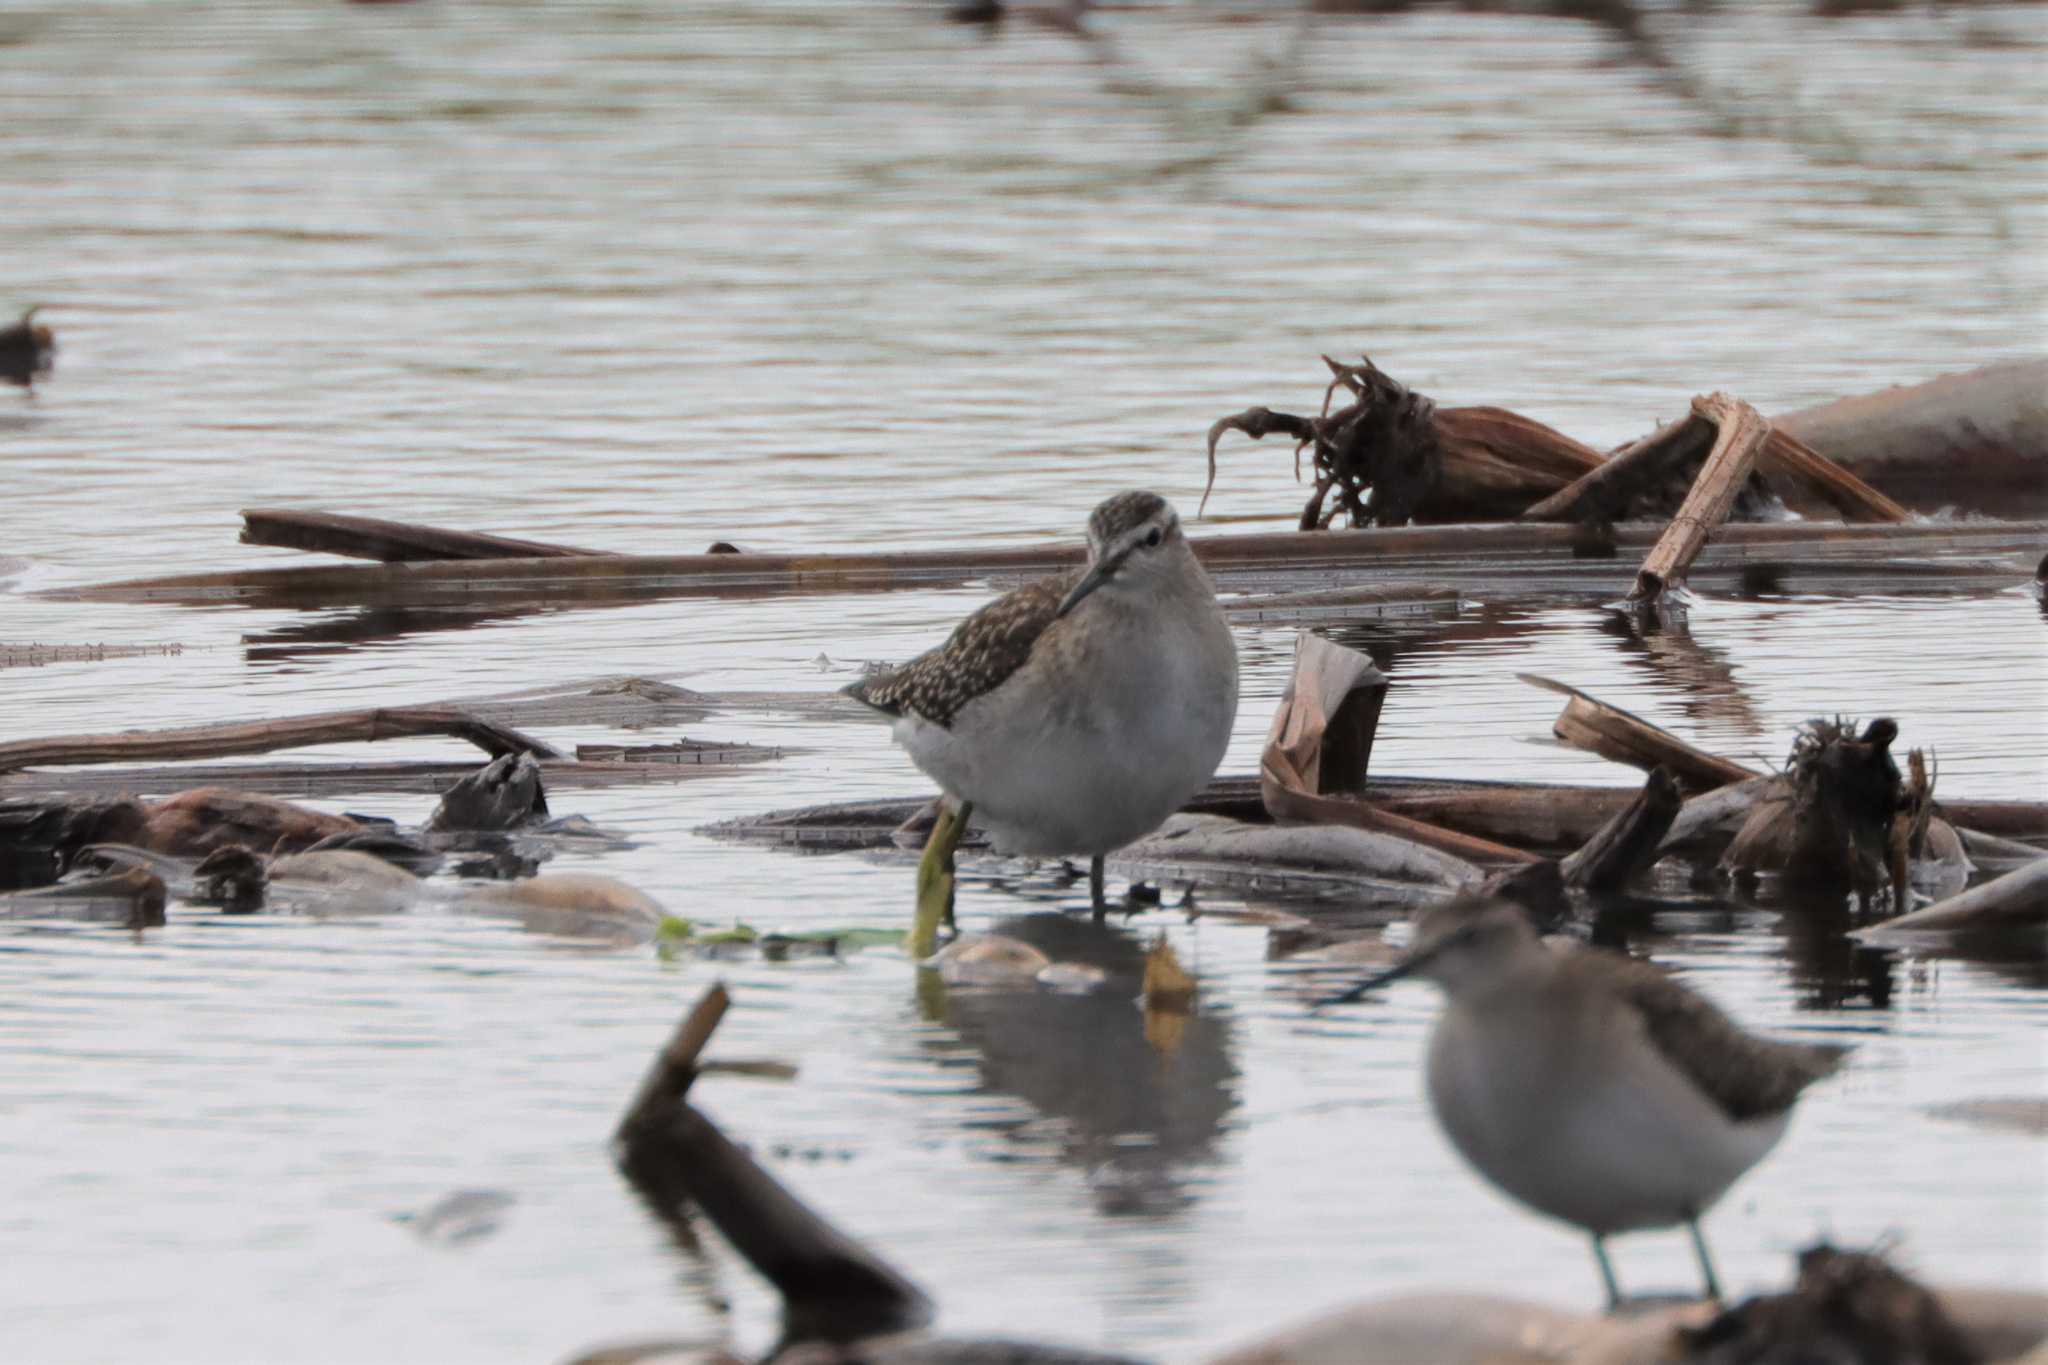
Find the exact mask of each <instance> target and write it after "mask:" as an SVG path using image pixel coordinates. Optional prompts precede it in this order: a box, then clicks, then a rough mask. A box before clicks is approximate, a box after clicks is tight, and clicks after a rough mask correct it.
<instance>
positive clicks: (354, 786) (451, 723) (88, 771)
mask: <svg viewBox="0 0 2048 1365" xmlns="http://www.w3.org/2000/svg"><path fill="white" fill-rule="evenodd" d="M764 707H772V708H773V709H776V710H778V711H794V712H798V713H802V714H818V715H841V716H846V717H849V718H851V717H853V716H855V715H857V714H860V708H859V707H857V706H854V705H853V704H851V703H849V702H848V701H847V700H846V699H845V698H844V697H838V696H835V695H831V694H809V693H739V694H730V695H723V696H717V697H713V696H708V695H706V694H703V693H698V692H692V691H690V690H689V689H687V688H681V687H676V686H674V685H672V684H669V683H664V682H660V681H658V680H656V679H652V678H637V677H617V678H599V679H593V680H587V681H584V682H578V683H562V684H554V685H551V686H548V687H543V688H536V689H532V690H530V691H525V692H516V693H511V694H508V695H504V696H498V697H485V698H477V699H473V700H469V701H460V702H442V703H436V704H433V705H429V706H415V707H387V708H378V709H373V710H353V711H326V712H316V713H313V714H309V715H304V716H291V717H284V718H281V719H277V720H269V721H248V722H241V723H234V724H221V725H204V726H189V727H180V728H175V729H168V730H156V731H119V732H115V733H111V734H100V735H69V736H57V737H53V738H48V739H33V740H17V741H14V742H12V743H7V744H0V793H7V794H26V793H32V792H35V793H57V792H71V793H87V792H119V791H133V792H141V793H150V792H167V791H176V790H181V789H183V788H186V787H197V786H218V787H229V788H234V789H236V790H244V791H252V790H260V791H268V792H271V793H273V794H277V795H291V796H325V795H334V796H339V795H348V794H351V793H355V792H364V791H403V792H429V793H435V794H439V793H443V792H445V791H446V790H447V789H448V788H449V787H450V786H451V785H452V784H454V783H456V782H457V781H459V780H461V779H463V778H465V777H468V776H470V775H471V774H473V773H474V772H475V766H474V765H473V764H461V763H447V762H437V761H415V762H400V763H381V762H380V763H333V762H324V763H299V764H277V763H272V764H223V765H216V764H213V763H211V762H208V763H205V764H204V765H198V764H192V765H186V764H171V765H167V766H154V767H117V768H108V767H93V768H84V769H82V770H79V771H71V772H64V771H49V769H52V768H64V767H68V766H71V765H85V764H109V763H122V762H124V761H132V760H137V759H198V760H212V759H216V758H220V757H224V756H227V755H232V754H248V753H264V752H270V751H274V750H279V749H288V748H297V747H301V746H304V745H313V744H333V743H344V742H367V741H374V740H384V739H397V738H413V737H418V736H425V735H437V734H445V735H451V736H455V737H458V738H462V739H466V740H469V741H470V742H471V743H474V744H476V745H477V746H478V747H479V748H482V749H483V750H485V751H486V752H487V753H490V754H492V755H494V756H503V755H506V754H518V753H531V754H534V755H536V756H537V757H539V758H540V760H541V763H542V766H543V769H544V770H545V772H546V774H547V781H548V784H549V785H550V786H553V787H558V788H564V789H567V788H577V787H594V786H618V785H621V784H629V783H634V782H665V781H677V780H682V779H685V778H689V777H698V776H707V775H709V774H711V773H713V772H715V771H718V770H720V769H722V768H725V767H729V766H731V765H733V764H736V763H750V762H761V761H765V760H770V759H775V758H779V757H781V756H782V754H783V753H784V750H782V749H779V748H767V747H760V746H755V745H748V744H729V743H726V744H721V743H713V742H707V741H702V740H689V739H680V740H674V741H671V742H669V743H668V744H665V745H662V746H658V751H651V750H653V749H654V748H655V746H647V748H648V749H649V750H650V751H649V752H642V751H641V750H639V749H633V748H628V747H626V746H588V747H590V748H591V750H592V753H591V755H590V756H589V757H587V758H586V757H585V756H584V755H583V754H581V753H580V752H579V754H578V756H577V757H576V758H574V759H572V758H569V757H567V756H565V755H563V754H561V753H559V752H558V751H557V750H555V749H553V748H551V747H550V746H548V745H546V744H544V743H542V742H541V741H539V740H537V739H534V738H533V737H531V736H530V735H527V734H525V733H524V732H523V731H520V730H517V729H514V728H512V722H514V721H517V722H519V723H520V724H522V725H523V724H566V725H594V724H605V725H614V726H620V727H625V726H635V727H646V726H651V725H658V724H681V723H684V722H690V721H698V720H702V719H703V718H704V717H705V716H707V715H709V714H710V713H711V712H712V710H714V709H745V708H754V709H759V708H764ZM30 768H35V769H38V771H27V769H30Z"/></svg>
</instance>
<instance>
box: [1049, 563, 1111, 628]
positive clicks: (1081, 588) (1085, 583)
mask: <svg viewBox="0 0 2048 1365" xmlns="http://www.w3.org/2000/svg"><path fill="white" fill-rule="evenodd" d="M1123 562H1124V557H1123V556H1122V555H1117V556H1115V557H1114V558H1110V559H1103V560H1100V561H1098V562H1096V563H1094V564H1090V565H1089V566H1088V572H1087V573H1085V574H1083V575H1081V581H1080V582H1078V583H1076V584H1075V585H1074V586H1073V587H1072V588H1070V589H1068V590H1067V595H1066V598H1065V599H1064V600H1063V601H1061V603H1060V609H1059V612H1058V614H1059V615H1061V616H1065V615H1066V614H1067V613H1068V612H1070V611H1072V610H1073V609H1074V608H1075V607H1078V606H1079V605H1081V599H1082V598H1084V597H1086V596H1087V595H1088V594H1089V593H1091V592H1094V591H1095V590H1096V589H1097V588H1099V587H1101V586H1102V585H1103V584H1104V583H1107V582H1108V581H1109V580H1110V579H1111V578H1113V577H1115V576H1116V571H1117V570H1118V569H1119V568H1121V567H1122V566H1123Z"/></svg>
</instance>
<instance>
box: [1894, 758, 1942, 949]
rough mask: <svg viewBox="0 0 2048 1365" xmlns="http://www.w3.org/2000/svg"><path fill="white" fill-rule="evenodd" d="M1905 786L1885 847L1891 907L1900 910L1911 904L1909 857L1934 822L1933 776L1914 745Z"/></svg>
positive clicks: (1916, 852) (1922, 844) (1918, 848)
mask: <svg viewBox="0 0 2048 1365" xmlns="http://www.w3.org/2000/svg"><path fill="white" fill-rule="evenodd" d="M1906 772H1907V779H1906V789H1905V791H1904V792H1903V793H1902V794H1901V796H1900V800H1899V808H1898V809H1897V810H1896V811H1895V812H1893V814H1892V827H1891V832H1890V836H1889V840H1888V847H1887V849H1886V853H1887V861H1888V863H1889V871H1890V874H1891V882H1892V910H1893V912H1894V913H1899V914H1902V913H1904V912H1905V911H1907V910H1910V909H1912V908H1913V904H1912V887H1911V883H1910V882H1909V881H1908V880H1907V874H1908V872H1909V871H1910V870H1911V868H1912V860H1913V859H1914V858H1916V857H1918V856H1920V853H1921V851H1922V849H1923V848H1925V846H1926V843H1927V829H1928V826H1929V825H1931V824H1933V823H1934V779H1933V776H1932V775H1931V774H1930V773H1929V771H1928V767H1927V755H1926V754H1925V753H1924V752H1923V751H1921V750H1919V749H1914V750H1912V751H1910V752H1909V753H1908V754H1907V755H1906Z"/></svg>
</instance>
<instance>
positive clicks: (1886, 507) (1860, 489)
mask: <svg viewBox="0 0 2048 1365" xmlns="http://www.w3.org/2000/svg"><path fill="white" fill-rule="evenodd" d="M1757 467H1758V468H1759V469H1761V470H1763V472H1764V476H1765V477H1766V478H1770V479H1775V480H1777V481H1778V482H1779V483H1782V484H1789V485H1792V486H1793V487H1795V488H1799V489H1804V490H1805V491H1806V492H1807V493H1808V494H1810V495H1811V496H1813V497H1815V498H1818V499H1820V500H1821V501H1822V502H1825V503H1827V504H1828V505H1829V506H1830V507H1833V508H1834V509H1835V510H1836V511H1837V512H1839V513H1841V516H1842V520H1843V521H1862V522H1883V523H1887V524H1891V525H1897V524H1899V523H1902V522H1908V521H1911V520H1912V519H1913V514H1912V513H1911V512H1908V511H1907V510H1906V509H1905V508H1904V507H1902V506H1900V505H1899V504H1898V503H1896V502H1894V501H1892V500H1891V499H1890V498H1888V497H1886V496H1885V495H1884V494H1882V493H1880V492H1878V491H1877V490H1876V489H1875V488H1872V487H1871V486H1870V485H1869V484H1867V483H1865V482H1864V481H1863V480H1861V479H1859V478H1857V477H1856V476H1855V475H1854V474H1851V473H1850V472H1849V471H1848V470H1846V469H1844V468H1842V466H1840V465H1838V464H1836V463H1835V462H1834V461H1833V460H1830V459H1829V458H1828V457H1827V456H1825V455H1823V454H1821V453H1820V452H1819V451H1818V450H1815V449H1814V448H1813V447H1812V446H1810V445H1808V444H1806V443H1805V442H1804V441H1802V440H1800V439H1799V438H1798V437H1796V436H1794V435H1793V434H1792V433H1791V432H1789V431H1786V430H1785V429H1784V428H1783V427H1780V426H1776V425H1773V426H1772V427H1771V434H1770V437H1769V438H1768V439H1767V440H1766V441H1765V442H1764V448H1763V449H1762V450H1761V451H1758V452H1757ZM1785 491H1787V492H1790V491H1791V489H1786V490H1785Z"/></svg>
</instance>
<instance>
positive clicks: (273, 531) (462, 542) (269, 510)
mask: <svg viewBox="0 0 2048 1365" xmlns="http://www.w3.org/2000/svg"><path fill="white" fill-rule="evenodd" d="M242 543H243V544H244V545H276V546H280V547H282V548H284V549H288V550H316V551H320V552H322V553H325V554H331V555H345V556H348V557H351V558H354V559H374V560H378V561H381V562H383V563H386V564H409V563H418V562H421V561H426V560H439V559H556V558H565V557H572V556H583V555H601V554H603V553H604V551H602V550H584V549H579V548H577V547H576V546H573V545H551V544H548V543H547V542H545V541H538V540H515V539H512V538H511V537H509V536H492V535H483V534H481V533H479V532H475V531H450V530H447V529H445V528H443V527H439V526H419V525H415V524H413V523H410V522H403V521H384V520H382V519H380V518H377V517H355V516H346V515H344V514H342V513H339V512H302V511H298V510H295V509H291V508H280V507H245V508H243V509H242Z"/></svg>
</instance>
